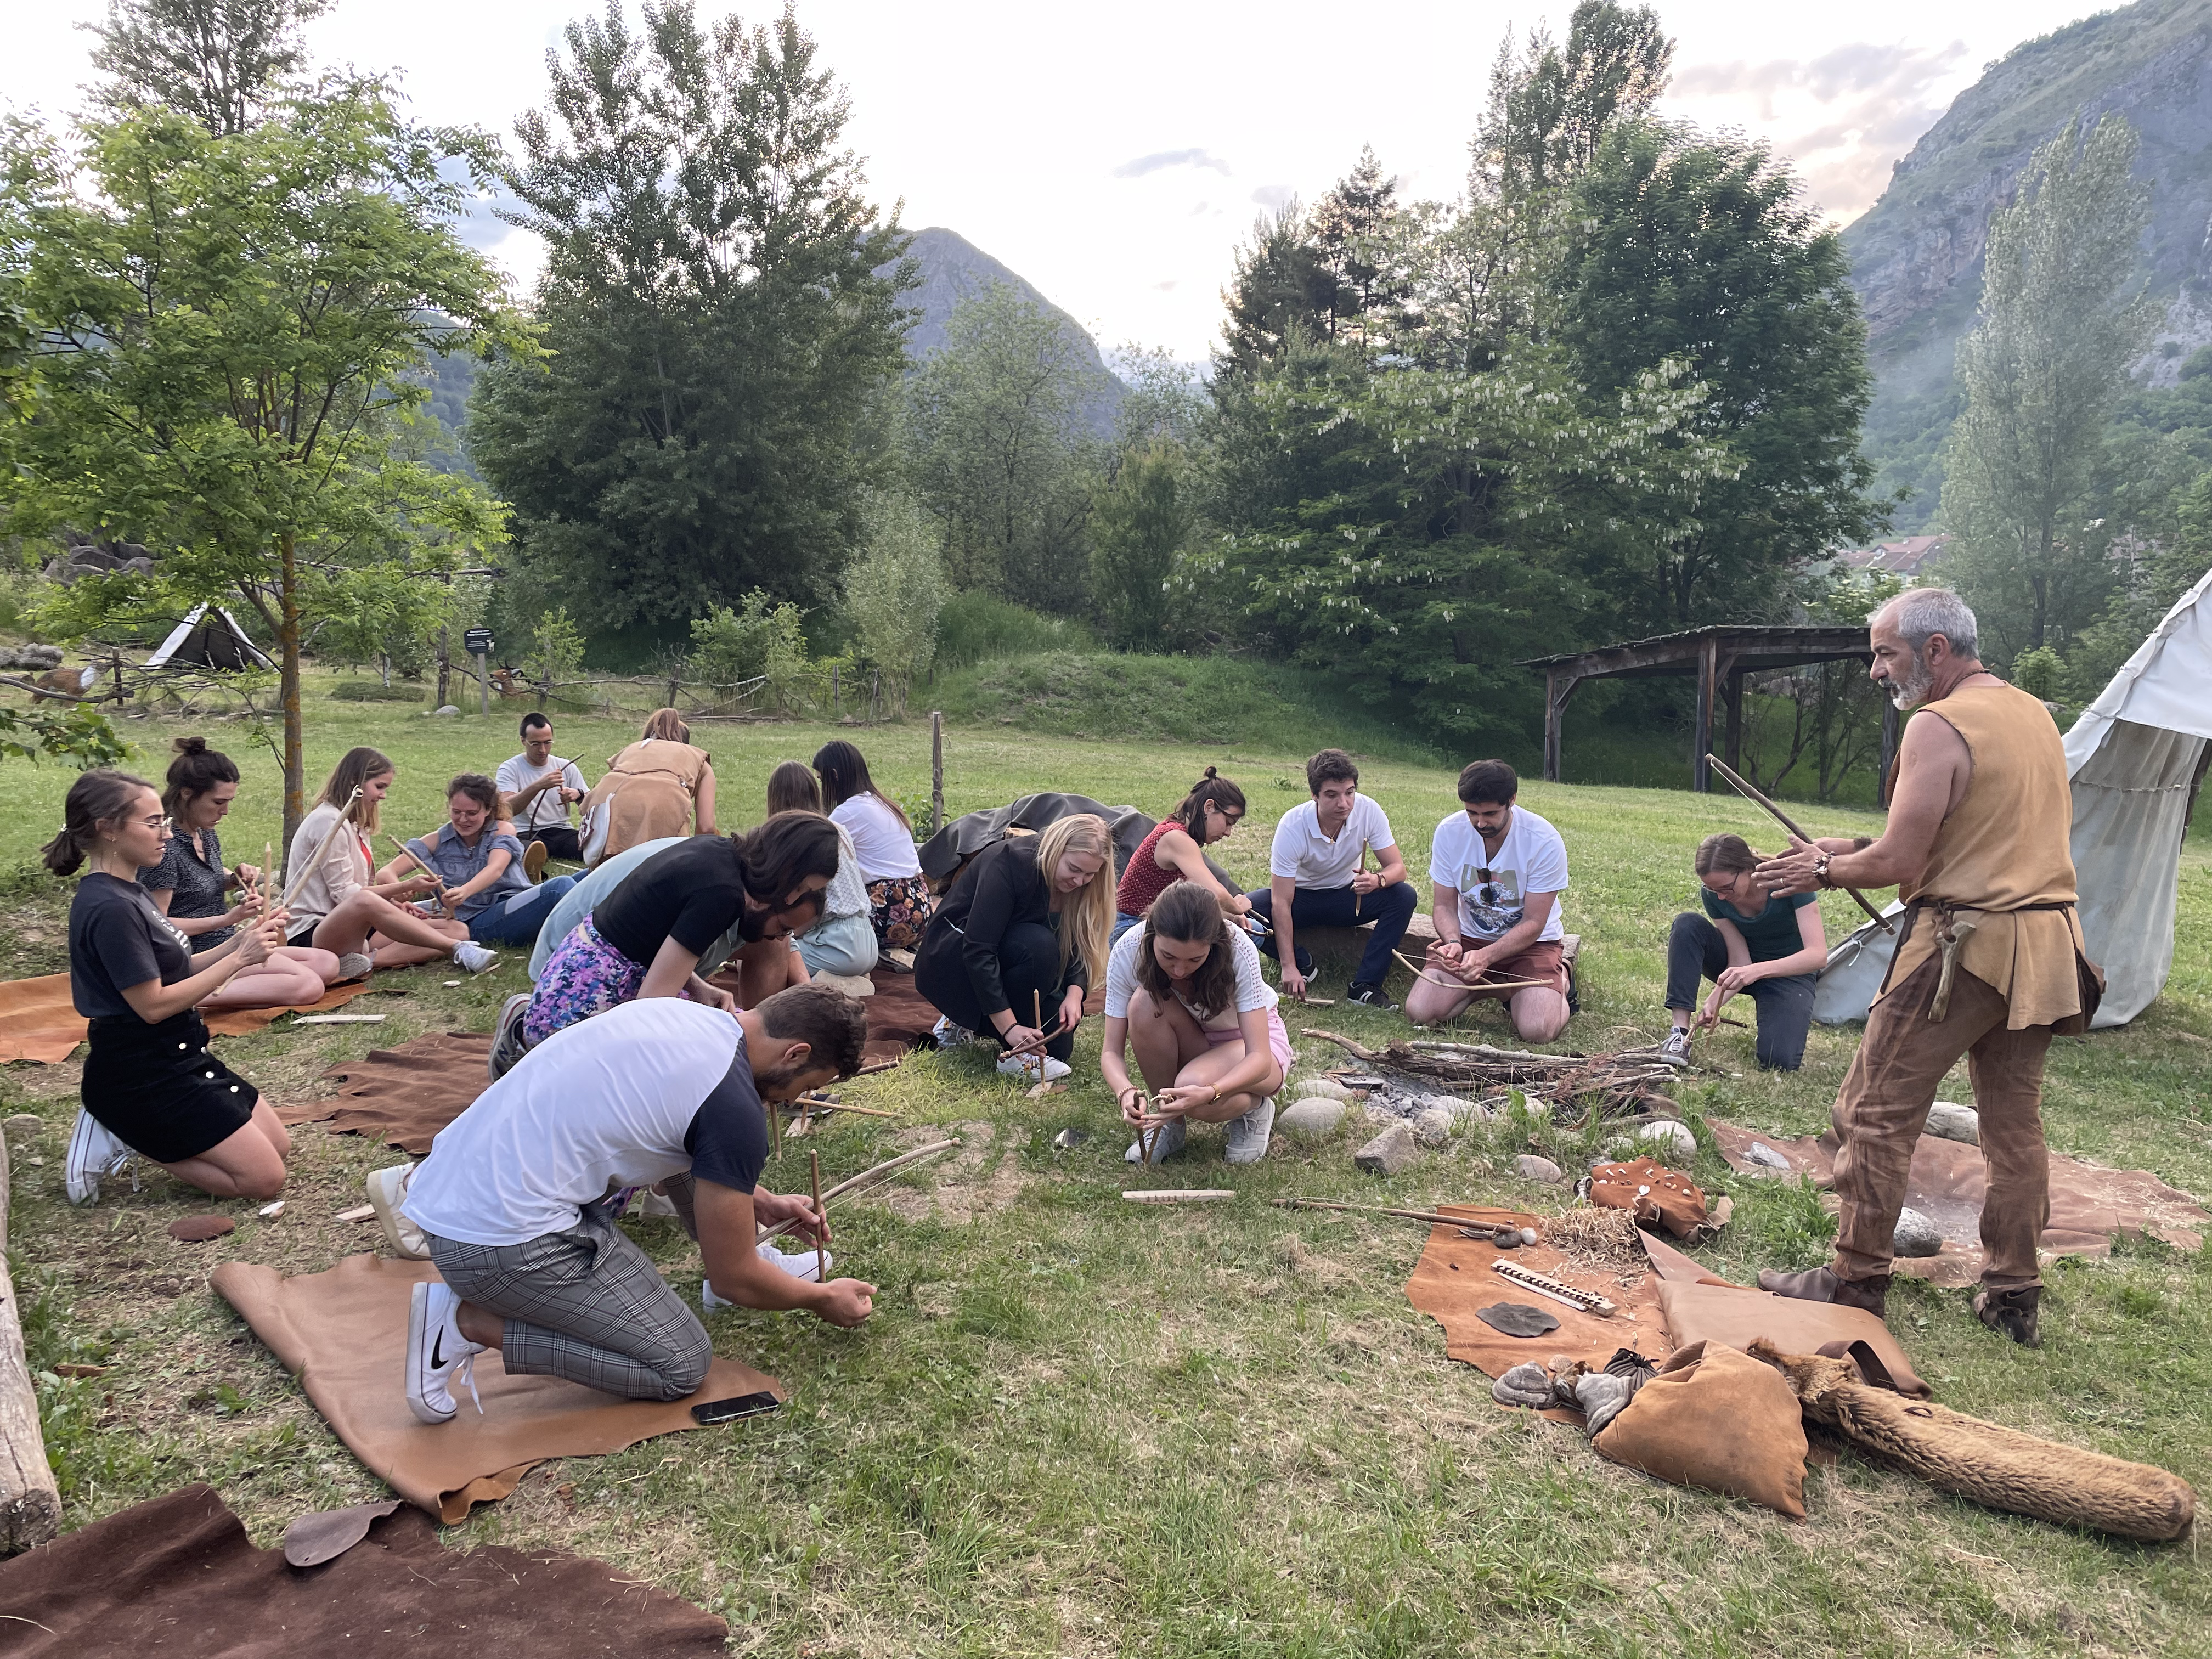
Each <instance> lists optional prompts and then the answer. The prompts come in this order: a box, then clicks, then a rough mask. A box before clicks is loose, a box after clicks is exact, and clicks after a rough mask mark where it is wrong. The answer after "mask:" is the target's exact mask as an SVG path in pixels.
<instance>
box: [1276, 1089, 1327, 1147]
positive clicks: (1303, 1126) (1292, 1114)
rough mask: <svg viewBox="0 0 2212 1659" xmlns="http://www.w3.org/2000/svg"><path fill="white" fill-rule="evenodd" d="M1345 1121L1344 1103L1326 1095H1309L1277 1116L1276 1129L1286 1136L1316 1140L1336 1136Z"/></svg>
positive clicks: (1286, 1107) (1293, 1103) (1294, 1102)
mask: <svg viewBox="0 0 2212 1659" xmlns="http://www.w3.org/2000/svg"><path fill="white" fill-rule="evenodd" d="M1343 1121H1344V1103H1343V1102H1342V1101H1340V1100H1331V1099H1329V1098H1328V1097H1327V1096H1325V1095H1308V1096H1307V1097H1305V1098H1304V1100H1299V1101H1293V1102H1292V1103H1291V1104H1290V1105H1288V1106H1285V1108H1284V1109H1282V1110H1281V1111H1279V1112H1278V1113H1276V1114H1275V1127H1276V1128H1277V1129H1279V1130H1280V1131H1281V1132H1282V1133H1285V1134H1293V1135H1310V1136H1314V1137H1316V1138H1318V1137H1320V1136H1322V1135H1328V1134H1334V1133H1336V1126H1337V1125H1338V1124H1340V1123H1341V1122H1343Z"/></svg>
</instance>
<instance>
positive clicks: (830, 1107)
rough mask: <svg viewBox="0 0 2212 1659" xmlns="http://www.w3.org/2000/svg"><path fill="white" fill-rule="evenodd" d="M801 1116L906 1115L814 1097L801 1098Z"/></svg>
mask: <svg viewBox="0 0 2212 1659" xmlns="http://www.w3.org/2000/svg"><path fill="white" fill-rule="evenodd" d="M799 1107H800V1113H799V1115H801V1116H802V1117H803V1116H805V1115H807V1114H808V1113H810V1112H858V1113H859V1114H860V1115H861V1116H862V1117H888V1118H893V1119H900V1118H903V1117H905V1115H906V1114H905V1113H904V1112H887V1111H884V1109H882V1108H881V1107H879V1106H848V1105H847V1104H846V1103H844V1102H843V1101H842V1100H817V1099H816V1098H815V1097H813V1096H812V1095H801V1096H799Z"/></svg>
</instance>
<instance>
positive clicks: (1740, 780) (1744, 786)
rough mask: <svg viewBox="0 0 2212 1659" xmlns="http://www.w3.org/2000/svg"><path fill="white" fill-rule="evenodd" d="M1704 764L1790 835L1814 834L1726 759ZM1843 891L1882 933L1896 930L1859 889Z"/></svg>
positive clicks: (1808, 838)
mask: <svg viewBox="0 0 2212 1659" xmlns="http://www.w3.org/2000/svg"><path fill="white" fill-rule="evenodd" d="M1705 764H1706V765H1708V766H1710V767H1711V768H1712V769H1713V770H1714V771H1716V772H1717V773H1719V774H1720V775H1721V776H1722V777H1723V778H1724V779H1726V780H1727V781H1728V784H1729V787H1730V788H1732V789H1734V790H1735V792H1736V793H1738V794H1739V795H1741V796H1742V797H1743V798H1744V799H1746V800H1747V801H1749V802H1751V803H1752V804H1753V805H1755V806H1763V807H1765V809H1766V811H1767V812H1768V813H1769V815H1771V817H1772V818H1773V819H1774V821H1775V822H1776V823H1778V824H1780V825H1781V826H1782V827H1783V828H1784V829H1787V830H1788V831H1789V832H1790V834H1791V835H1793V836H1796V837H1797V839H1798V840H1800V841H1806V842H1809V841H1811V840H1813V839H1814V836H1812V834H1811V833H1810V832H1809V831H1808V830H1806V829H1803V828H1802V826H1800V825H1799V824H1798V823H1797V822H1796V820H1795V819H1794V818H1792V817H1790V815H1789V814H1788V813H1787V812H1785V811H1783V810H1782V809H1781V808H1780V807H1778V806H1777V805H1775V804H1774V803H1773V802H1772V801H1771V800H1769V799H1767V798H1766V797H1765V795H1762V794H1761V793H1759V791H1758V789H1757V788H1756V787H1753V785H1752V783H1751V782H1750V781H1748V780H1747V779H1746V778H1744V777H1742V776H1741V775H1739V774H1738V773H1737V772H1736V770H1735V768H1734V767H1732V766H1730V765H1729V763H1727V762H1726V761H1724V760H1722V759H1720V758H1719V757H1717V756H1713V755H1707V756H1706V757H1705ZM1844 891H1845V892H1846V893H1849V894H1850V896H1851V897H1852V898H1853V899H1854V900H1856V901H1857V903H1858V907H1859V908H1860V909H1862V910H1863V911H1865V912H1866V913H1867V914H1868V915H1870V916H1872V917H1873V918H1874V919H1875V924H1876V925H1877V926H1878V927H1881V931H1882V932H1883V933H1895V932H1896V931H1897V929H1895V928H1894V927H1891V926H1890V925H1889V918H1888V917H1887V916H1886V915H1882V913H1881V911H1879V910H1877V909H1875V908H1874V906H1873V905H1872V904H1870V903H1869V902H1867V896H1866V895H1865V894H1864V893H1862V892H1861V891H1859V890H1858V889H1857V888H1856V887H1845V888H1844Z"/></svg>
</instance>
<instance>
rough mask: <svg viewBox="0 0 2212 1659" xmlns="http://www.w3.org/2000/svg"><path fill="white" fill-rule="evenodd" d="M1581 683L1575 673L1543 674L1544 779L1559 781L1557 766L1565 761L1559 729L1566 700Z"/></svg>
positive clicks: (1563, 721) (1580, 679)
mask: <svg viewBox="0 0 2212 1659" xmlns="http://www.w3.org/2000/svg"><path fill="white" fill-rule="evenodd" d="M1580 684H1582V678H1581V677H1580V676H1579V675H1574V674H1569V673H1566V672H1565V671H1563V670H1560V669H1557V668H1554V669H1552V670H1549V671H1547V672H1546V674H1545V676H1544V781H1545V782H1547V783H1557V782H1559V771H1560V768H1561V766H1562V764H1563V763H1564V761H1565V755H1564V753H1563V750H1564V744H1563V742H1562V728H1563V726H1565V721H1566V714H1567V703H1568V701H1569V700H1570V699H1571V698H1572V697H1573V696H1574V695H1575V688H1576V687H1577V686H1578V685H1580Z"/></svg>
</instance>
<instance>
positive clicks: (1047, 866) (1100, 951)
mask: <svg viewBox="0 0 2212 1659" xmlns="http://www.w3.org/2000/svg"><path fill="white" fill-rule="evenodd" d="M1069 853H1084V854H1089V855H1091V857H1093V858H1103V859H1104V860H1106V863H1105V866H1104V867H1103V868H1102V869H1101V870H1100V871H1099V872H1098V873H1097V875H1095V876H1093V877H1092V878H1091V879H1090V881H1089V882H1087V883H1086V884H1084V885H1083V886H1082V887H1079V888H1078V889H1077V890H1075V891H1074V892H1073V893H1071V894H1069V895H1067V896H1066V901H1065V902H1064V903H1062V905H1061V907H1060V978H1061V979H1062V980H1063V981H1065V980H1066V977H1067V961H1068V958H1069V957H1072V956H1073V955H1074V954H1075V953H1076V952H1077V951H1081V952H1082V953H1083V966H1084V969H1085V972H1087V973H1088V974H1089V975H1090V982H1091V984H1093V985H1103V984H1104V983H1105V982H1106V956H1107V941H1108V939H1109V936H1110V935H1111V934H1112V933H1113V931H1114V835H1113V832H1112V831H1111V830H1109V829H1107V827H1106V820H1105V819H1103V818H1102V817H1098V816H1097V814H1096V813H1093V812H1078V813H1076V814H1074V815H1073V817H1065V818H1060V819H1056V820H1055V821H1054V822H1053V823H1048V824H1047V825H1045V827H1044V829H1043V830H1042V833H1040V834H1039V835H1038V836H1037V837H1036V861H1037V870H1038V872H1039V873H1040V874H1042V876H1043V877H1044V884H1045V890H1046V891H1047V892H1050V891H1051V890H1053V888H1052V880H1053V872H1054V871H1055V870H1057V869H1058V868H1060V860H1061V859H1062V858H1063V857H1064V856H1066V854H1069ZM1184 885H1188V884H1187V883H1186V884H1184Z"/></svg>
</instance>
